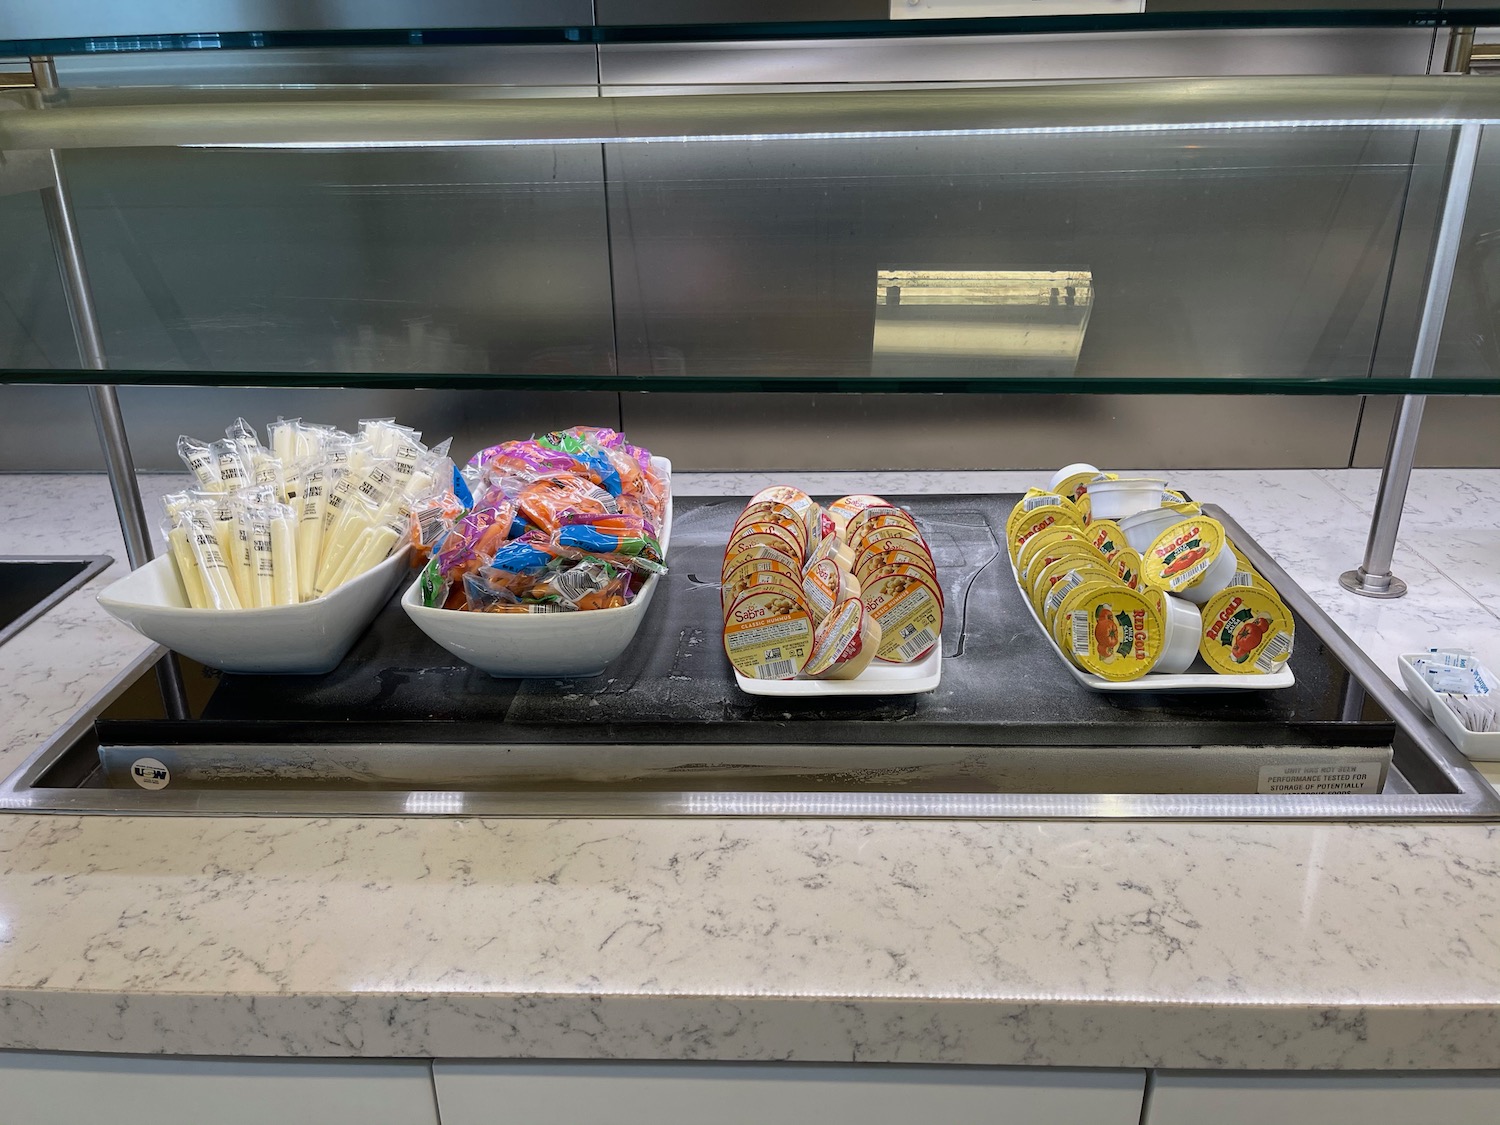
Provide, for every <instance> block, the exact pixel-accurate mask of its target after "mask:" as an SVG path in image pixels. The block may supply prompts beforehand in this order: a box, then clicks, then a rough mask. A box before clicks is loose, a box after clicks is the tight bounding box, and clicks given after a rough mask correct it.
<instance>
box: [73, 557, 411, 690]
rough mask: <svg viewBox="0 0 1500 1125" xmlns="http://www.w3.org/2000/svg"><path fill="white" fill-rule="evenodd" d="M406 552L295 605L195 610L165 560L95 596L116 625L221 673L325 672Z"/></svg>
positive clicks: (399, 569) (386, 595)
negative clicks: (116, 622) (319, 596)
mask: <svg viewBox="0 0 1500 1125" xmlns="http://www.w3.org/2000/svg"><path fill="white" fill-rule="evenodd" d="M410 550H411V549H410V548H409V547H402V549H401V550H400V551H398V552H396V554H394V555H392V556H391V557H390V558H388V559H386V560H385V561H384V562H382V563H379V564H378V565H376V566H374V567H372V568H371V569H369V570H367V571H365V573H363V574H361V575H360V576H359V577H358V578H354V579H351V580H350V581H348V582H346V583H344V584H343V585H342V586H340V587H338V589H336V590H334V591H332V592H331V593H328V594H324V595H323V596H322V597H321V598H317V599H315V600H314V601H310V602H303V603H302V604H301V605H279V606H267V607H266V608H264V609H193V608H192V607H191V606H189V605H188V600H187V594H186V593H185V592H184V591H183V588H182V579H181V578H180V577H178V574H177V567H176V565H175V564H174V563H173V562H172V559H171V557H170V556H167V555H162V556H161V557H159V558H156V559H153V560H151V561H150V562H149V563H147V564H146V565H145V566H143V567H141V568H140V569H139V570H137V571H133V572H132V573H130V574H127V575H126V576H125V577H124V578H121V579H120V580H119V581H118V582H114V583H112V584H111V585H110V586H109V587H108V588H106V589H105V590H104V591H103V592H101V593H100V594H99V604H100V605H102V606H103V607H104V608H105V609H106V610H107V611H108V612H109V614H110V616H111V617H114V618H115V619H116V620H118V621H122V622H124V623H125V624H126V625H129V626H130V627H131V628H132V629H134V630H135V631H136V632H137V633H140V634H141V635H142V636H144V637H148V638H150V639H151V640H153V641H155V642H156V643H157V644H160V645H166V646H167V648H169V649H171V650H172V651H173V652H178V653H181V654H182V655H183V656H186V657H189V658H190V659H192V660H196V661H198V663H200V664H206V665H207V666H208V667H210V668H218V669H220V670H221V671H225V672H238V673H252V674H288V673H291V674H298V675H317V674H319V673H323V672H331V671H333V670H334V669H335V668H336V667H338V664H339V661H341V660H343V659H344V657H345V656H346V655H348V653H349V650H350V649H351V648H353V647H354V642H355V641H357V640H358V639H359V637H360V634H361V633H363V632H364V631H365V630H366V629H367V628H369V626H370V622H371V621H373V620H375V615H376V614H377V613H379V612H380V610H381V607H383V606H384V605H385V603H386V602H387V601H389V600H390V596H391V594H392V593H393V592H394V591H395V589H396V588H397V587H398V586H400V585H401V581H402V579H403V578H405V576H406V574H407V571H408V567H407V557H408V556H409V554H410Z"/></svg>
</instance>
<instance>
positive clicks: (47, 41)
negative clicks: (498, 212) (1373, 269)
mask: <svg viewBox="0 0 1500 1125" xmlns="http://www.w3.org/2000/svg"><path fill="white" fill-rule="evenodd" d="M252 11H253V8H252ZM235 14H236V15H237V14H239V13H235ZM142 18H152V17H142ZM155 18H160V17H155ZM200 18H202V17H200ZM208 18H212V17H208ZM229 18H233V16H230V17H229ZM251 18H253V17H251ZM418 18H420V16H419V17H418ZM12 22H13V23H17V24H18V23H20V22H21V21H20V20H19V19H15V18H13V20H12ZM288 22H295V17H292V18H291V20H289V21H288ZM34 23H35V24H36V25H40V26H46V25H45V24H44V23H42V22H41V21H27V26H33V24H34ZM1495 24H1500V7H1473V8H1454V7H1435V6H1414V7H1382V8H1374V7H1362V8H1361V7H1325V8H1301V9H1295V10H1293V9H1288V8H1285V7H1275V6H1269V5H1268V6H1265V7H1257V6H1254V5H1250V6H1247V7H1238V8H1234V9H1226V10H1220V9H1214V10H1209V11H1201V10H1200V11H1193V10H1175V11H1174V10H1166V11H1162V10H1153V11H1144V12H1136V13H1094V14H1086V15H1046V16H994V17H966V18H960V19H920V20H890V19H802V20H773V21H766V20H758V21H740V22H729V21H722V22H711V21H709V20H705V21H703V22H683V23H653V24H644V23H616V24H609V23H602V24H589V23H562V24H544V23H540V22H528V23H517V24H515V25H511V26H489V27H420V26H415V27H395V28H367V27H356V26H348V27H335V28H327V27H324V28H297V27H295V26H287V27H282V28H271V27H268V28H265V29H261V30H255V29H251V28H233V29H230V28H227V27H226V28H225V29H223V30H218V31H213V30H202V29H194V30H191V31H185V30H179V31H169V30H164V29H162V28H161V27H160V26H159V25H151V24H143V25H141V26H140V27H139V29H136V30H133V31H131V32H130V33H129V34H118V33H117V34H109V35H86V36H49V35H45V34H44V35H40V36H36V37H25V36H22V35H18V34H15V33H14V32H11V33H10V37H8V38H0V58H3V57H15V58H23V57H25V56H28V55H81V54H118V53H141V52H160V51H213V50H225V51H247V50H262V49H269V50H277V49H281V50H285V49H299V48H321V49H329V48H363V47H423V46H428V47H453V46H494V45H515V44H529V45H567V44H584V45H593V46H605V45H609V44H638V43H683V44H694V43H725V42H785V41H792V40H831V39H845V40H858V39H891V38H910V39H930V38H940V37H948V38H951V37H970V36H986V35H1039V34H1048V35H1059V34H1061V35H1066V34H1070V33H1090V32H1094V33H1097V32H1124V31H1138V32H1139V31H1146V32H1151V31H1158V32H1159V31H1189V30H1203V29H1213V30H1253V29H1261V28H1339V27H1347V28H1373V27H1424V28H1425V27H1485V26H1492V25H1495ZM0 30H3V26H0Z"/></svg>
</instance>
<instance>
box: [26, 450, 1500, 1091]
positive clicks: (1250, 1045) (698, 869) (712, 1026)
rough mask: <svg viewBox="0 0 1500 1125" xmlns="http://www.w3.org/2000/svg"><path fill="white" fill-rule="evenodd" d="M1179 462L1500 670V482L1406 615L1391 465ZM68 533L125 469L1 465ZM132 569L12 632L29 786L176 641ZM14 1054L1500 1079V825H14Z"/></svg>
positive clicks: (69, 544)
mask: <svg viewBox="0 0 1500 1125" xmlns="http://www.w3.org/2000/svg"><path fill="white" fill-rule="evenodd" d="M789 476H791V475H789ZM804 479H805V480H806V484H807V485H810V486H812V487H813V488H815V489H817V490H819V491H835V492H836V491H844V490H847V489H849V488H852V487H854V485H855V484H856V483H858V484H860V485H861V486H863V487H865V488H875V489H880V490H882V491H892V492H896V491H900V490H903V489H905V490H912V491H915V490H917V489H921V490H925V491H945V490H953V491H966V490H986V491H988V490H994V489H997V488H1007V487H1014V485H1015V482H1016V480H1017V479H1018V478H1017V477H1016V476H1014V475H1011V474H931V475H924V476H922V477H914V476H911V475H902V474H891V475H890V476H888V477H878V476H874V475H864V476H861V477H859V478H857V480H850V479H849V478H846V477H843V476H837V477H835V479H832V480H829V479H828V477H827V475H823V476H819V477H805V478H804ZM1175 479H1176V480H1178V481H1181V482H1183V483H1184V484H1186V485H1187V486H1188V487H1189V488H1190V489H1192V490H1193V491H1194V493H1195V494H1197V495H1200V496H1201V497H1202V498H1204V499H1210V500H1218V501H1220V502H1222V503H1223V504H1224V505H1225V506H1226V507H1227V508H1229V509H1230V510H1231V511H1233V512H1235V514H1236V516H1237V517H1238V518H1239V519H1240V521H1241V522H1242V523H1243V524H1245V525H1246V527H1247V528H1248V529H1249V530H1250V531H1251V532H1252V533H1253V534H1255V535H1256V536H1257V538H1258V539H1260V541H1261V542H1262V543H1263V545H1265V546H1266V547H1268V548H1269V549H1270V550H1271V551H1272V553H1273V554H1275V555H1276V556H1277V557H1278V558H1279V559H1281V560H1282V561H1283V563H1284V564H1285V565H1286V566H1287V569H1288V570H1289V571H1291V572H1292V573H1293V575H1294V576H1295V577H1296V578H1297V579H1298V580H1299V581H1301V582H1302V583H1303V584H1304V586H1306V587H1307V588H1308V589H1309V590H1310V591H1311V592H1312V593H1314V594H1315V595H1317V596H1318V597H1319V599H1320V601H1322V602H1323V604H1324V605H1325V606H1327V607H1329V609H1330V611H1331V612H1332V614H1333V616H1334V617H1335V618H1336V619H1338V620H1339V621H1340V623H1341V624H1342V625H1343V626H1344V627H1345V628H1346V629H1347V630H1348V631H1349V632H1350V633H1351V634H1352V635H1353V636H1355V638H1356V639H1357V640H1359V641H1360V642H1361V643H1362V644H1364V645H1365V646H1366V648H1367V649H1368V650H1369V651H1371V652H1372V654H1373V655H1375V656H1376V658H1377V659H1378V661H1379V662H1380V663H1382V665H1384V666H1385V667H1386V668H1387V670H1388V671H1389V670H1392V669H1393V661H1394V655H1395V653H1397V652H1400V651H1407V650H1409V649H1410V648H1411V647H1423V646H1424V645H1425V644H1427V643H1434V642H1436V641H1439V640H1441V641H1444V642H1453V643H1467V644H1469V645H1471V646H1473V647H1476V648H1479V649H1480V650H1481V652H1482V653H1484V654H1485V655H1486V659H1487V660H1489V661H1490V663H1491V664H1492V665H1496V666H1500V640H1497V638H1500V629H1497V624H1500V575H1497V574H1496V566H1495V563H1494V562H1493V560H1494V559H1495V558H1496V557H1500V555H1497V551H1500V520H1497V518H1496V516H1494V515H1493V514H1492V515H1489V516H1487V517H1484V519H1486V520H1487V521H1488V522H1487V523H1485V524H1484V525H1483V526H1480V527H1477V528H1476V526H1475V522H1476V517H1475V513H1476V511H1482V510H1483V506H1479V505H1465V500H1466V499H1467V498H1468V496H1467V493H1466V491H1465V490H1470V489H1472V490H1474V492H1475V494H1476V495H1485V496H1488V497H1491V498H1493V497H1494V496H1495V495H1496V494H1500V473H1463V474H1442V473H1436V472H1434V473H1419V474H1418V479H1417V486H1416V488H1415V489H1414V492H1413V499H1412V502H1411V506H1410V508H1409V512H1408V517H1407V525H1406V529H1407V530H1406V534H1405V536H1404V537H1403V545H1402V548H1401V551H1400V552H1398V556H1397V570H1398V573H1400V574H1401V575H1402V577H1404V578H1406V579H1407V580H1408V581H1409V582H1410V583H1411V584H1412V590H1413V593H1412V596H1411V597H1410V598H1408V599H1407V600H1406V601H1405V602H1396V603H1380V602H1365V601H1362V600H1356V599H1354V598H1352V597H1348V596H1347V595H1340V594H1339V593H1338V592H1337V589H1336V576H1337V573H1338V571H1339V570H1341V569H1344V568H1346V567H1347V566H1350V565H1352V564H1353V563H1354V562H1355V561H1357V559H1358V556H1359V553H1360V550H1361V548H1362V546H1363V538H1364V522H1365V520H1366V519H1367V512H1368V502H1369V497H1370V495H1371V494H1372V493H1373V489H1374V476H1373V474H1368V473H1359V472H1351V473H1313V472H1287V473H1179V474H1175ZM166 483H167V482H166V481H164V480H162V479H154V478H148V491H151V492H160V491H163V490H164V488H165V486H166ZM752 484H753V478H749V477H745V476H740V477H735V478H727V479H726V478H724V477H717V476H715V477H709V476H701V477H695V478H687V477H684V478H681V479H679V482H678V486H679V491H681V492H683V493H690V492H695V491H721V490H726V489H727V490H730V491H733V492H735V493H743V492H745V491H747V490H748V489H749V488H750V487H751V486H752ZM1309 506H1314V507H1315V508H1316V510H1319V511H1322V512H1323V513H1324V514H1325V515H1326V516H1327V519H1328V523H1327V525H1326V527H1325V528H1324V529H1322V530H1319V531H1316V532H1314V531H1312V530H1311V529H1310V528H1309V527H1308V526H1307V523H1306V516H1305V513H1306V512H1307V511H1308V510H1309ZM1460 508H1462V509H1463V513H1464V514H1463V518H1462V519H1461V520H1457V519H1455V512H1457V511H1458V510H1459V509H1460ZM1491 511H1493V505H1491ZM62 551H72V552H81V553H91V552H99V551H107V552H109V553H112V554H115V555H116V556H117V557H118V556H120V554H121V551H120V546H119V540H118V533H117V532H116V531H115V529H114V523H113V512H112V510H111V508H110V505H109V502H108V495H107V491H106V489H105V487H104V485H103V482H102V480H101V479H99V478H94V477H41V476H35V477H28V476H10V477H0V553H37V552H54V553H55V552H62ZM118 573H119V570H118V567H117V568H116V569H115V570H114V571H112V572H111V574H110V575H106V576H104V577H103V578H101V579H98V580H96V581H95V582H94V583H92V584H91V585H90V587H89V588H87V589H86V590H84V591H81V592H80V593H78V594H75V595H74V596H73V597H72V598H70V599H69V600H68V601H67V602H65V603H63V604H62V605H61V606H59V607H57V608H56V609H54V610H53V611H52V612H51V613H49V614H47V615H46V616H45V617H44V618H42V619H41V620H39V621H38V622H36V623H34V624H33V625H31V626H29V627H28V628H27V629H26V630H24V631H23V632H22V633H21V634H19V635H18V636H17V637H15V638H14V639H12V640H11V641H10V642H9V643H8V644H5V645H3V646H0V769H3V771H4V772H5V773H9V772H10V771H11V770H12V769H14V768H15V767H16V766H17V765H18V764H19V763H20V762H21V761H22V760H23V759H24V758H25V756H26V755H28V754H29V753H31V752H32V751H33V750H34V749H35V748H36V746H37V745H39V744H40V742H41V741H43V740H44V739H45V738H46V737H48V736H49V735H51V734H52V732H53V731H55V730H56V729H57V728H59V727H60V726H62V725H63V724H65V723H66V722H67V721H68V720H69V719H70V718H71V717H72V716H73V715H74V714H75V713H77V711H78V710H79V708H80V707H81V706H82V705H83V704H84V703H85V702H86V701H87V700H89V699H90V698H92V697H93V696H94V695H95V694H96V693H97V692H98V691H99V690H100V689H101V688H102V687H103V686H104V685H105V684H106V683H107V682H109V681H110V680H111V679H112V678H114V677H115V675H116V674H117V673H118V672H119V671H120V669H121V668H123V667H124V666H125V665H126V664H128V663H130V662H131V661H132V660H134V659H136V658H138V657H140V656H141V655H142V654H143V653H144V652H145V651H146V648H147V645H146V643H145V642H144V641H142V640H141V639H140V638H139V637H137V636H136V635H135V634H133V633H131V632H130V631H129V630H127V629H125V628H124V627H122V626H118V625H116V624H115V623H113V622H112V621H110V620H109V619H108V618H107V617H105V616H104V615H103V613H102V611H100V610H99V609H98V607H97V605H96V604H95V603H94V601H93V594H94V593H96V592H97V590H98V589H99V588H100V587H101V586H102V585H104V584H105V583H107V582H108V581H109V580H110V579H111V578H112V577H113V576H114V575H116V574H118ZM0 1048H44V1049H62V1050H82V1051H124V1052H142V1053H148V1052H174V1053H203V1054H255V1055H359V1056H367V1057H377V1056H407V1055H411V1056H442V1057H513V1056H533V1057H572V1058H594V1057H598V1058H691V1059H710V1058H712V1059H798V1060H849V1059H854V1060H863V1061H901V1062H935V1061H941V1062H968V1063H1016V1064H1023V1063H1024V1064H1055V1065H1082V1066H1131V1067H1136V1066H1155V1065H1160V1066H1173V1067H1230V1068H1242V1067H1244V1068H1427V1067H1437V1068H1454V1067H1461V1068H1500V828H1497V827H1494V826H1483V825H1411V826H1383V825H1363V826H1347V825H1304V824H1298V825H1279V824H1224V823H1211V824H1191V823H1158V824H1139V823H1110V822H1095V823H1082V822H1045V823H1028V822H1009V823H994V822H897V821H832V822H824V821H774V820H754V821H747V820H741V821H735V820H706V821H705V820H693V821H670V820H660V821H651V820H642V821H630V820H554V821H540V820H476V819H442V818H430V819H396V820H359V819H349V820H327V819H322V820H305V819H278V818H263V819H256V818H240V819H229V818H224V819H190V818H180V819H177V818H115V817H82V818H80V817H73V816H55V815H38V814H10V815H5V816H0Z"/></svg>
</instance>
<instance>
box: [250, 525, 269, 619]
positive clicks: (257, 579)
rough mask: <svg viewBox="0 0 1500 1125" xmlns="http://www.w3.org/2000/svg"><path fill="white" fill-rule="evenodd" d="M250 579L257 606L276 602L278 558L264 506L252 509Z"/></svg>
mask: <svg viewBox="0 0 1500 1125" xmlns="http://www.w3.org/2000/svg"><path fill="white" fill-rule="evenodd" d="M247 522H248V524H249V526H250V580H251V582H252V583H253V584H254V587H255V605H256V607H257V608H260V607H264V606H272V605H275V604H276V559H275V557H274V556H273V555H272V554H271V517H270V515H269V514H268V512H267V510H266V509H265V508H264V507H257V508H254V509H251V511H250V514H249V518H248V520H247Z"/></svg>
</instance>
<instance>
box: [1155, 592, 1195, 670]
mask: <svg viewBox="0 0 1500 1125" xmlns="http://www.w3.org/2000/svg"><path fill="white" fill-rule="evenodd" d="M1161 600H1162V601H1163V602H1164V603H1166V607H1167V621H1166V628H1165V633H1166V637H1167V643H1166V647H1165V648H1163V649H1162V654H1161V656H1159V657H1158V658H1157V661H1156V666H1155V667H1153V668H1152V669H1151V671H1152V672H1153V673H1156V672H1161V673H1165V674H1166V675H1177V674H1179V673H1182V672H1186V671H1187V670H1188V669H1189V668H1190V667H1192V664H1193V661H1194V660H1197V659H1198V642H1199V640H1201V639H1202V634H1203V614H1202V613H1201V612H1199V610H1198V607H1197V606H1196V605H1194V604H1193V603H1192V602H1189V601H1184V600H1183V599H1182V598H1179V597H1175V596H1173V595H1172V594H1163V595H1162V599H1161Z"/></svg>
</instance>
